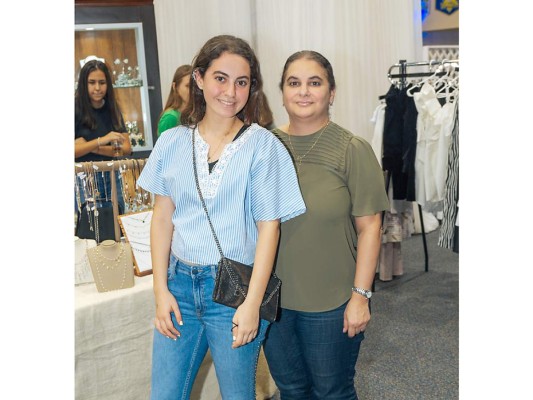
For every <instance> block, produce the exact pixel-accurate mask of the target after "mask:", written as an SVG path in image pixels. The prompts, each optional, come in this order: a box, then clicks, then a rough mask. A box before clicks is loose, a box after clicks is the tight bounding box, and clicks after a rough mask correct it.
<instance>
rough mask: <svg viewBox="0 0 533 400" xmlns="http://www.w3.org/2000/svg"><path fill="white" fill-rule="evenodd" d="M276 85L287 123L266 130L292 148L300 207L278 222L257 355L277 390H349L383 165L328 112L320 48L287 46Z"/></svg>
mask: <svg viewBox="0 0 533 400" xmlns="http://www.w3.org/2000/svg"><path fill="white" fill-rule="evenodd" d="M280 88H281V91H282V95H283V105H284V107H285V110H286V111H287V114H288V116H289V123H287V124H286V125H282V126H280V127H278V128H276V129H274V130H273V133H274V134H275V135H276V136H277V137H278V138H279V139H280V140H281V142H282V143H283V144H284V145H285V147H286V148H287V150H288V151H289V153H290V154H291V156H292V158H293V161H294V164H295V166H296V171H297V174H298V182H299V185H300V189H301V192H302V195H303V198H304V202H305V205H306V207H307V212H306V213H305V214H302V215H299V216H297V217H295V218H293V219H291V220H289V221H286V222H284V223H282V224H281V236H280V244H279V251H278V256H277V261H276V267H275V268H276V274H277V275H278V277H279V278H280V279H281V281H282V282H283V284H282V288H281V310H280V313H279V319H278V321H276V322H274V323H273V324H271V326H270V330H269V332H268V334H267V338H266V340H265V342H264V345H263V346H264V351H265V356H266V359H267V362H268V366H269V369H270V373H271V374H272V377H273V378H274V381H275V383H276V385H277V387H278V389H279V390H280V395H281V399H285V398H286V399H289V398H290V399H320V400H326V399H357V393H356V389H355V385H354V377H355V364H356V362H357V357H358V354H359V348H360V345H361V341H362V340H363V338H364V330H365V329H366V327H367V324H368V323H369V321H370V307H369V298H370V296H371V294H372V293H371V292H370V289H371V287H372V282H373V279H374V275H375V272H376V266H377V260H378V254H379V249H380V228H381V212H382V211H383V210H386V209H388V208H389V204H388V199H387V194H386V192H385V182H384V177H383V172H382V170H381V167H380V166H379V163H378V161H377V159H376V156H375V155H374V152H373V150H372V148H371V146H370V144H369V143H368V142H367V141H365V140H364V139H363V138H361V137H358V136H355V135H353V134H352V133H351V132H349V131H348V130H346V129H345V128H343V127H341V126H339V125H337V124H336V123H335V122H333V121H331V120H330V115H329V107H330V106H331V105H332V104H333V101H334V99H335V91H336V87H335V78H334V76H333V68H332V66H331V64H330V63H329V61H328V60H327V59H326V58H325V57H324V56H322V55H321V54H320V53H317V52H315V51H300V52H297V53H295V54H293V55H292V56H290V57H289V58H288V59H287V61H286V63H285V67H284V69H283V74H282V79H281V83H280Z"/></svg>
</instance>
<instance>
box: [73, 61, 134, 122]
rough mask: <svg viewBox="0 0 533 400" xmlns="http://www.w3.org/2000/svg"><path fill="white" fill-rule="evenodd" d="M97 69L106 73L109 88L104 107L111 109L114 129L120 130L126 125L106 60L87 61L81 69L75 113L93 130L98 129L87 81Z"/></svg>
mask: <svg viewBox="0 0 533 400" xmlns="http://www.w3.org/2000/svg"><path fill="white" fill-rule="evenodd" d="M96 70H100V71H102V72H103V73H104V75H105V80H106V83H107V90H106V94H105V97H104V100H105V104H104V107H107V108H108V109H109V112H110V113H111V121H112V123H113V129H115V130H116V131H118V132H120V131H121V130H122V129H123V128H124V127H123V124H122V114H121V113H120V108H119V107H118V104H117V102H116V100H115V92H114V90H113V80H112V79H111V74H110V73H109V68H108V67H107V65H106V64H105V63H104V62H102V61H100V60H91V61H87V62H86V63H85V64H84V65H83V67H82V69H81V71H80V76H79V79H78V87H77V89H76V94H75V95H74V110H75V113H76V115H77V116H79V118H80V120H81V122H82V124H83V125H85V126H87V127H89V128H90V129H92V130H94V129H96V121H95V119H94V116H93V113H92V110H93V106H92V104H91V99H90V97H89V89H88V83H87V81H88V80H89V74H90V73H91V72H93V71H96Z"/></svg>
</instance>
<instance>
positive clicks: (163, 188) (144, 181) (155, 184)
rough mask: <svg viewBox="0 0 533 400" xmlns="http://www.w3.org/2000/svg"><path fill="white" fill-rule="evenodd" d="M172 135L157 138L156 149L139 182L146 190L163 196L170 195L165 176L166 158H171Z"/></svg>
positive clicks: (151, 154) (149, 158)
mask: <svg viewBox="0 0 533 400" xmlns="http://www.w3.org/2000/svg"><path fill="white" fill-rule="evenodd" d="M171 141H172V135H163V136H162V137H161V138H160V139H159V140H157V142H156V144H155V146H154V149H153V150H152V152H151V153H150V156H149V157H148V161H147V162H146V164H145V166H144V168H143V170H142V172H141V175H140V176H139V180H138V181H137V184H138V185H139V186H140V187H142V188H143V189H144V190H146V191H148V192H150V193H154V194H158V195H161V196H170V192H169V190H168V187H167V185H166V184H165V180H164V178H163V168H164V165H165V160H167V159H168V158H169V149H170V145H171Z"/></svg>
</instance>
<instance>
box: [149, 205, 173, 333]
mask: <svg viewBox="0 0 533 400" xmlns="http://www.w3.org/2000/svg"><path fill="white" fill-rule="evenodd" d="M174 209H175V206H174V203H173V202H172V199H171V198H170V197H168V196H160V195H156V196H155V203H154V210H153V214H152V222H151V226H150V247H151V254H152V271H153V275H154V295H155V307H156V310H155V314H156V316H155V319H154V324H155V327H156V329H157V330H158V331H159V332H160V333H161V334H163V335H165V336H167V337H169V338H172V339H174V340H175V339H176V338H177V337H178V336H180V333H179V331H178V330H177V329H176V327H175V326H174V325H173V323H172V319H171V317H170V313H171V312H174V315H175V316H176V320H177V321H181V313H180V310H179V307H178V303H177V301H176V299H175V297H174V296H173V295H172V294H171V293H170V291H169V290H168V285H167V269H168V263H169V259H170V245H171V243H172V234H173V232H174V224H173V223H172V214H173V213H174ZM180 325H181V324H180Z"/></svg>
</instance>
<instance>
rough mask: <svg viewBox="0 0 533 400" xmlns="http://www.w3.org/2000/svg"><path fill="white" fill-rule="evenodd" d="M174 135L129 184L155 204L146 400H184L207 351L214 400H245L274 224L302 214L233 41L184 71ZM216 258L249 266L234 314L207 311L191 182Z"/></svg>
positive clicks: (288, 169) (207, 271)
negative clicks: (183, 97) (186, 84)
mask: <svg viewBox="0 0 533 400" xmlns="http://www.w3.org/2000/svg"><path fill="white" fill-rule="evenodd" d="M192 77H193V80H192V81H191V85H190V101H189V104H188V106H187V107H186V108H185V110H184V111H183V115H182V121H187V122H188V125H181V126H178V127H176V128H173V129H170V130H168V131H166V133H165V134H164V135H161V137H160V138H159V139H158V141H157V143H156V145H155V147H154V150H153V151H152V154H151V155H150V157H149V160H148V162H147V164H146V166H145V168H144V169H143V172H142V174H141V177H140V179H139V185H140V186H141V187H142V188H143V189H145V190H148V191H150V192H152V193H155V206H154V211H153V217H152V222H151V224H152V225H151V236H150V241H151V251H152V266H153V273H154V293H155V301H156V317H155V329H156V331H155V332H154V345H153V357H152V398H153V399H157V400H162V399H170V398H172V399H188V398H189V396H190V392H191V387H192V384H193V382H194V378H195V376H196V374H197V372H198V369H199V367H200V364H201V363H202V360H203V358H204V356H205V354H206V352H207V350H208V349H210V351H211V355H212V357H213V361H214V364H215V369H216V373H217V378H218V383H219V386H220V390H221V393H222V398H223V399H232V400H239V399H242V400H250V399H255V371H256V367H257V359H258V355H259V350H260V347H261V343H262V341H263V339H264V336H265V330H266V328H267V326H268V322H267V321H265V320H261V319H260V318H259V306H260V303H261V300H262V298H263V295H264V292H265V288H266V284H267V282H268V279H269V276H270V273H271V271H272V266H273V263H274V258H275V253H276V248H277V245H278V238H279V226H280V222H283V221H285V220H288V219H290V218H292V217H294V216H297V215H300V214H302V213H304V212H305V205H304V202H303V199H302V196H301V193H300V190H299V188H298V182H297V178H296V173H295V170H294V167H293V164H292V161H291V158H290V156H289V153H288V152H287V150H286V149H285V147H284V146H283V145H282V144H281V142H280V141H279V140H278V139H277V138H276V137H275V136H274V135H273V134H272V133H271V132H270V131H268V130H267V129H265V128H263V127H261V126H259V125H258V124H257V123H256V122H257V121H260V120H261V113H262V112H264V111H265V110H267V111H269V110H268V107H266V108H265V107H264V105H263V104H262V103H261V102H262V101H264V99H265V97H264V96H263V93H262V78H261V73H260V68H259V63H258V60H257V58H256V56H255V54H254V52H253V50H252V49H251V48H250V46H249V45H248V44H247V43H246V42H245V41H244V40H242V39H239V38H236V37H233V36H228V35H222V36H216V37H214V38H212V39H210V40H208V41H207V43H206V44H205V45H204V46H203V48H202V49H201V50H200V52H199V53H198V55H197V56H196V57H195V59H194V62H193V72H192ZM193 135H194V151H195V154H196V164H197V165H196V166H197V170H198V180H199V186H200V188H201V191H202V194H203V197H204V199H205V202H206V206H207V209H208V212H209V217H210V218H211V221H212V223H213V226H214V230H215V232H216V234H217V236H218V239H219V241H220V245H221V247H222V250H223V252H224V255H225V256H226V257H228V258H231V259H234V260H236V261H239V262H242V263H244V264H253V273H252V278H251V281H250V287H249V291H248V296H247V299H246V300H245V302H244V303H243V304H242V305H241V306H240V307H239V308H238V309H237V310H235V309H233V308H229V307H226V306H223V305H220V304H217V303H214V302H213V301H212V298H211V296H212V291H213V287H214V278H215V274H216V268H217V263H218V261H219V258H220V254H219V252H218V250H217V246H216V243H215V240H214V238H213V235H212V233H211V230H210V227H209V223H208V220H207V217H206V215H205V212H204V209H203V207H202V203H201V201H200V198H199V195H198V192H197V188H196V183H195V177H194V172H193V161H192V160H193V158H192V154H193V140H192V139H193Z"/></svg>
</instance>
